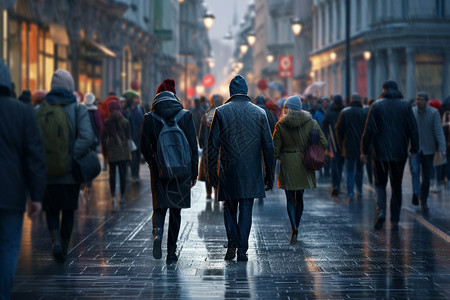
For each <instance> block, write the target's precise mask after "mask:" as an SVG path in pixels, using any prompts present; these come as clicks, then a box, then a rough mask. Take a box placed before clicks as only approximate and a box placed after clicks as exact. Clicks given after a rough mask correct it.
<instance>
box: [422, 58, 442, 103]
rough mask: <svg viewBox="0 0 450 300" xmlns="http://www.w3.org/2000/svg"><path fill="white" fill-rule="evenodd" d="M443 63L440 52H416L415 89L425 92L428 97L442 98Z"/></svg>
mask: <svg viewBox="0 0 450 300" xmlns="http://www.w3.org/2000/svg"><path fill="white" fill-rule="evenodd" d="M443 65H444V59H443V56H442V55H441V54H417V55H416V90H417V91H424V92H426V93H427V94H428V97H429V99H442V96H443V95H442V84H443V83H444V82H443V80H442V78H443Z"/></svg>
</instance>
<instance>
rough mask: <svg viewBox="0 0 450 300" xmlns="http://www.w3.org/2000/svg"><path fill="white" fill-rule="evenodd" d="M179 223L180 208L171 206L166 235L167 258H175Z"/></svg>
mask: <svg viewBox="0 0 450 300" xmlns="http://www.w3.org/2000/svg"><path fill="white" fill-rule="evenodd" d="M180 225H181V209H179V208H171V209H170V218H169V232H168V235H167V260H177V259H178V258H177V255H176V254H175V252H176V250H177V240H178V234H179V232H180Z"/></svg>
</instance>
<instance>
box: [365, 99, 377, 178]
mask: <svg viewBox="0 0 450 300" xmlns="http://www.w3.org/2000/svg"><path fill="white" fill-rule="evenodd" d="M374 102H375V98H369V100H367V106H364V113H365V114H366V120H367V114H368V113H369V109H370V107H371V106H372V104H373V103H374ZM372 153H373V147H372V146H370V148H369V156H368V158H367V161H366V162H365V163H364V165H365V166H366V172H367V179H368V181H369V184H370V185H372V184H373V163H372V162H373V155H372Z"/></svg>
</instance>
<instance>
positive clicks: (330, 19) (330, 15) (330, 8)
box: [328, 3, 334, 44]
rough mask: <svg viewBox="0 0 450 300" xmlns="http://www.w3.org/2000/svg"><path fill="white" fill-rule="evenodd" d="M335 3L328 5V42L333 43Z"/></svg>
mask: <svg viewBox="0 0 450 300" xmlns="http://www.w3.org/2000/svg"><path fill="white" fill-rule="evenodd" d="M333 25H334V23H333V4H331V3H330V4H329V5H328V42H329V43H330V44H331V43H332V42H333V35H334V32H333Z"/></svg>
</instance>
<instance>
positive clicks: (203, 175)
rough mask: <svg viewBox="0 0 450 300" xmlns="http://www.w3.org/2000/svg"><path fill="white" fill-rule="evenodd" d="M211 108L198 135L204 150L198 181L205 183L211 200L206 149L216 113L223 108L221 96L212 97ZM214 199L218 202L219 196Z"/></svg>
mask: <svg viewBox="0 0 450 300" xmlns="http://www.w3.org/2000/svg"><path fill="white" fill-rule="evenodd" d="M209 102H210V107H209V109H208V110H207V111H206V113H205V114H204V115H203V117H202V121H201V124H200V130H199V133H198V145H199V147H200V149H202V157H201V159H200V170H199V172H198V180H199V181H204V182H205V187H206V199H211V194H212V186H211V183H210V182H209V178H208V169H207V163H206V161H207V156H206V149H207V146H208V136H209V131H210V129H211V122H212V119H213V116H214V112H215V110H216V108H217V107H219V106H221V105H222V103H223V98H222V96H221V95H219V94H214V95H212V97H211V99H210V101H209ZM214 198H215V199H216V201H217V195H215V196H214Z"/></svg>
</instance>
